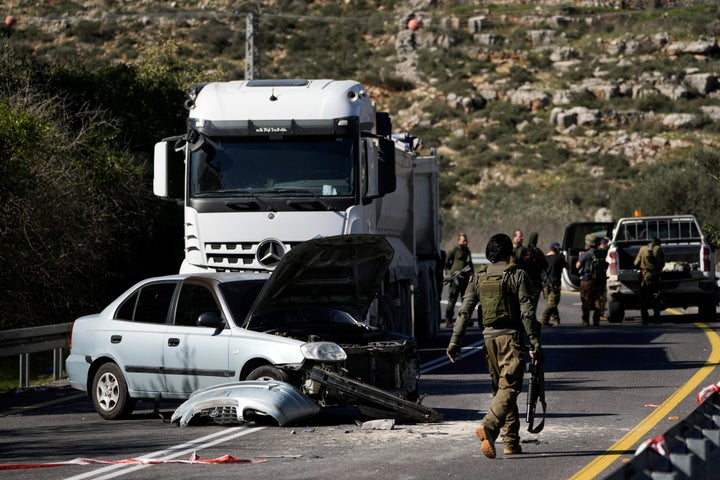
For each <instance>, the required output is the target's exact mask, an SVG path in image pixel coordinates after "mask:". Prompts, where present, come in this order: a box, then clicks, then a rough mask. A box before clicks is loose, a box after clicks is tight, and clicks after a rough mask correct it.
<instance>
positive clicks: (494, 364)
mask: <svg viewBox="0 0 720 480" xmlns="http://www.w3.org/2000/svg"><path fill="white" fill-rule="evenodd" d="M485 352H486V360H487V365H488V370H489V371H490V377H491V378H492V392H493V400H492V404H491V405H490V410H489V411H488V412H487V414H486V415H485V418H483V427H484V428H485V432H486V433H487V434H488V435H489V436H490V438H492V439H495V438H497V437H498V436H499V435H500V432H501V431H502V434H503V444H504V445H505V448H511V449H513V448H516V447H518V446H519V445H520V416H519V414H518V405H517V399H518V396H519V395H520V392H521V390H522V384H523V372H524V371H525V366H524V363H525V353H524V349H523V346H522V345H521V344H520V343H519V342H517V341H516V339H515V336H514V335H498V336H496V337H485Z"/></svg>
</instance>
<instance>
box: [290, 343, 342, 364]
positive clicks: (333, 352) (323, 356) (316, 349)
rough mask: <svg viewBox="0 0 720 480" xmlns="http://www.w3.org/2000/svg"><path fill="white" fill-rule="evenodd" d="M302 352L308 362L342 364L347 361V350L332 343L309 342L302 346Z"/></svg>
mask: <svg viewBox="0 0 720 480" xmlns="http://www.w3.org/2000/svg"><path fill="white" fill-rule="evenodd" d="M300 351H301V352H302V354H303V356H304V357H305V358H306V359H308V360H317V361H320V362H342V361H343V360H345V359H347V354H346V353H345V350H343V349H342V348H340V345H338V344H337V343H332V342H309V343H303V344H302V345H300Z"/></svg>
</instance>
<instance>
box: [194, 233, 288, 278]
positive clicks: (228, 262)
mask: <svg viewBox="0 0 720 480" xmlns="http://www.w3.org/2000/svg"><path fill="white" fill-rule="evenodd" d="M295 245H297V243H287V242H280V241H278V240H271V239H268V240H263V241H262V242H259V243H206V244H205V249H204V250H205V257H206V258H207V266H208V267H209V268H212V269H214V270H217V271H219V272H236V271H241V270H243V271H247V270H253V271H262V272H264V271H268V270H272V269H274V268H275V265H277V263H278V262H279V261H280V258H282V256H283V255H284V254H285V253H287V252H289V251H290V250H291V249H292V248H293V246H295Z"/></svg>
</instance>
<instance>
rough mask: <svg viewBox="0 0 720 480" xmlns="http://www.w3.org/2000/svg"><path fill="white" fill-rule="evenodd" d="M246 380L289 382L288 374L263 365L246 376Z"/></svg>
mask: <svg viewBox="0 0 720 480" xmlns="http://www.w3.org/2000/svg"><path fill="white" fill-rule="evenodd" d="M247 380H264V381H273V380H275V381H278V382H285V383H287V381H288V380H289V378H288V374H287V373H285V372H284V371H282V370H280V369H279V368H277V367H273V366H272V365H263V366H262V367H258V368H256V369H255V370H253V371H252V372H250V374H249V375H248V376H247Z"/></svg>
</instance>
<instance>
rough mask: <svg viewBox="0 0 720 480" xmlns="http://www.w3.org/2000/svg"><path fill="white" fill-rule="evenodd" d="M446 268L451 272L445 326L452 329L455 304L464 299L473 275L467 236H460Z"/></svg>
mask: <svg viewBox="0 0 720 480" xmlns="http://www.w3.org/2000/svg"><path fill="white" fill-rule="evenodd" d="M445 268H447V269H449V270H450V276H449V278H448V279H449V282H448V303H447V307H446V308H445V326H446V327H452V326H453V322H454V318H455V304H456V303H457V299H458V297H459V298H460V299H462V296H463V294H464V293H465V289H466V288H467V286H468V282H469V281H470V277H471V276H472V274H473V263H472V254H471V253H470V249H469V248H468V239H467V235H465V234H464V233H461V234H460V235H458V239H457V245H455V247H454V248H453V249H452V250H450V253H449V254H448V256H447V259H446V260H445Z"/></svg>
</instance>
